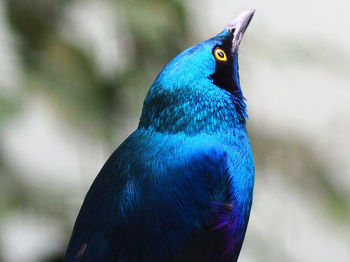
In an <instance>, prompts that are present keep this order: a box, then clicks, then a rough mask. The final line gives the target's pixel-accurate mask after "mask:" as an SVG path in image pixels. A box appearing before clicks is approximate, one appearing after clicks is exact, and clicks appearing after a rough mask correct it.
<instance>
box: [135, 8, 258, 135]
mask: <svg viewBox="0 0 350 262" xmlns="http://www.w3.org/2000/svg"><path fill="white" fill-rule="evenodd" d="M253 14H254V10H248V11H246V12H243V13H241V14H240V15H239V16H238V17H236V18H235V19H233V20H232V21H231V22H230V23H229V24H228V25H227V26H226V27H225V29H224V31H222V32H221V33H220V34H218V35H217V36H215V37H213V38H210V39H208V40H205V41H203V42H201V43H199V44H197V45H195V46H192V47H190V48H188V49H186V50H185V51H183V52H182V53H180V54H179V55H178V56H177V57H175V58H174V59H173V60H172V61H171V62H170V63H169V64H168V65H167V66H166V67H165V68H164V69H163V71H162V72H161V73H160V74H159V75H158V77H157V78H156V80H155V81H154V83H153V85H152V87H151V89H150V90H149V92H148V94H147V97H146V99H145V102H144V107H143V111H142V115H141V119H140V124H139V128H146V129H154V130H156V131H160V132H169V133H177V132H185V133H189V134H196V133H200V132H209V133H212V132H215V131H220V130H222V129H229V128H232V127H242V128H245V118H246V117H247V114H246V105H245V98H244V96H243V94H242V90H241V86H240V81H239V74H238V48H239V45H240V42H241V40H242V36H243V34H244V32H245V30H246V28H247V26H248V24H249V22H250V20H251V19H252V17H253Z"/></svg>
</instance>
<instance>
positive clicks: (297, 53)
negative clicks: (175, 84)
mask: <svg viewBox="0 0 350 262" xmlns="http://www.w3.org/2000/svg"><path fill="white" fill-rule="evenodd" d="M250 8H255V9H256V10H257V11H256V14H255V17H254V18H253V20H252V22H251V24H250V26H249V28H248V30H247V32H246V35H245V37H244V40H243V42H242V45H241V49H240V76H241V84H242V87H243V92H244V94H245V97H246V98H247V104H248V112H249V116H250V118H249V121H248V132H249V135H250V137H251V143H252V147H253V151H254V157H255V162H256V184H255V196H254V203H253V209H252V213H251V219H250V224H249V226H248V232H247V235H246V240H245V243H244V247H243V249H242V252H241V256H240V261H242V262H244V261H245V262H248V261H250V262H253V261H256V262H261V261H269V262H272V261H276V262H277V261H303V262H314V261H318V262H323V261H324V262H326V261H337V262H347V261H350V223H349V221H350V212H349V211H350V161H349V160H350V159H349V156H350V135H349V134H350V84H349V83H350V72H349V68H350V34H349V33H348V31H349V30H348V27H349V25H350V17H349V15H348V13H349V11H350V2H349V1H346V0H334V1H331V2H329V1H328V2H320V1H314V0H310V1H305V0H304V1H301V0H295V1H289V2H283V1H277V0H268V1H257V0H255V1H243V0H239V1H232V0H231V1H214V0H206V1H198V0H193V1H181V0H172V1H155V0H151V1H147V2H146V1H141V0H138V1H137V0H135V1H127V0H124V1H116V0H100V1H92V0H84V1H82V0H81V1H73V0H70V1H69V0H65V1H58V0H54V1H44V0H34V1H25V0H7V1H5V0H0V76H1V77H0V261H3V262H17V261H29V262H31V261H33V262H34V261H60V259H61V256H62V254H63V252H64V250H65V247H66V245H67V243H68V238H69V236H70V233H71V229H72V226H73V223H74V220H75V218H76V215H77V213H78V210H79V208H80V205H81V203H82V201H83V197H84V196H85V194H86V192H87V190H88V188H89V186H90V185H91V183H92V181H93V179H94V178H95V176H96V175H97V173H98V171H99V170H100V168H101V167H102V165H103V164H104V162H105V161H106V159H107V158H108V156H109V155H110V154H111V153H112V152H113V151H114V149H115V148H116V147H117V146H118V145H119V144H120V143H121V142H122V141H123V140H124V139H125V138H126V137H127V136H128V135H129V134H130V133H131V132H132V131H133V130H134V129H135V128H136V126H137V124H138V118H139V115H140V112H141V108H142V102H143V99H144V97H145V95H146V92H147V90H148V88H149V86H150V85H151V83H152V81H153V79H154V78H155V77H156V75H157V73H158V72H159V71H160V70H161V69H162V67H163V66H164V65H165V64H166V63H167V62H169V61H170V60H171V59H172V58H173V57H174V56H175V55H176V54H177V53H178V52H179V51H181V50H183V49H185V48H187V47H188V46H190V45H193V44H195V43H197V42H200V41H202V40H204V39H207V38H209V37H211V36H213V35H215V34H217V33H219V32H220V31H221V30H222V29H223V27H224V26H225V25H226V24H227V22H228V21H230V20H231V19H232V18H233V17H234V16H236V15H237V14H239V12H241V11H244V10H246V9H250Z"/></svg>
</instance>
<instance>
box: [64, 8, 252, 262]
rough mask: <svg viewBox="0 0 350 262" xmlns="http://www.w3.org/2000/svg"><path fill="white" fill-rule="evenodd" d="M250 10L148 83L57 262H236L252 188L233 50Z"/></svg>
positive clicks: (244, 114)
mask: <svg viewBox="0 0 350 262" xmlns="http://www.w3.org/2000/svg"><path fill="white" fill-rule="evenodd" d="M253 14H254V10H248V11H246V12H243V13H241V14H240V15H239V16H238V17H236V18H235V19H234V20H232V21H231V22H230V23H229V24H228V25H227V26H226V27H225V29H224V30H223V31H222V32H221V33H220V34H218V35H217V36H215V37H213V38H210V39H208V40H206V41H203V42H201V43H199V44H197V45H195V46H193V47H190V48H188V49H187V50H185V51H183V52H182V53H180V54H179V55H178V56H177V57H175V58H174V59H173V60H172V61H171V62H170V63H169V64H168V65H167V66H166V67H165V68H164V69H163V71H162V72H161V73H160V74H159V75H158V76H157V78H156V80H155V81H154V83H153V84H152V86H151V88H150V90H149V92H148V94H147V96H146V99H145V101H144V106H143V110H142V114H141V117H140V122H139V125H138V127H137V129H136V130H135V131H134V132H133V133H132V134H131V135H130V136H129V137H128V138H127V139H126V140H125V141H124V142H123V143H122V144H121V145H120V146H119V148H118V149H117V150H116V151H115V152H114V153H113V154H112V155H111V156H110V158H109V159H108V161H107V162H106V163H105V165H104V166H103V168H102V169H101V171H100V173H99V174H98V176H97V177H96V179H95V181H94V182H93V184H92V186H91V188H90V190H89V191H88V193H87V195H86V197H85V200H84V203H83V205H82V207H81V210H80V212H79V215H78V217H77V220H76V222H75V225H74V229H73V233H72V236H71V239H70V242H69V245H68V248H67V251H66V254H65V257H64V259H63V261H66V262H68V261H69V262H78V261H83V262H96V261H104V262H112V261H113V262H141V261H142V262H186V261H191V262H193V261H200V262H206V261H208V262H209V261H210V262H214V261H223V262H225V261H230V262H232V261H237V259H238V256H239V253H240V250H241V246H242V243H243V239H244V236H245V232H246V228H247V224H248V219H249V214H250V209H251V204H252V197H253V186H254V162H253V156H252V151H251V147H250V143H249V139H248V136H247V132H246V118H247V113H246V104H245V98H244V96H243V94H242V90H241V86H240V81H239V74H238V48H239V45H240V42H241V39H242V36H243V34H244V32H245V30H246V28H247V26H248V24H249V22H250V20H251V19H252V17H253Z"/></svg>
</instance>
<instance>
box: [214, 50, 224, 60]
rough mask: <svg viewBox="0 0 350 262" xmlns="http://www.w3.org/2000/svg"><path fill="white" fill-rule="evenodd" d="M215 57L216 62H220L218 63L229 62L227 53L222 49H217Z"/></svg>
mask: <svg viewBox="0 0 350 262" xmlns="http://www.w3.org/2000/svg"><path fill="white" fill-rule="evenodd" d="M214 56H215V58H216V60H218V61H223V62H224V61H227V56H226V53H225V51H224V50H222V49H221V48H220V47H217V48H215V50H214Z"/></svg>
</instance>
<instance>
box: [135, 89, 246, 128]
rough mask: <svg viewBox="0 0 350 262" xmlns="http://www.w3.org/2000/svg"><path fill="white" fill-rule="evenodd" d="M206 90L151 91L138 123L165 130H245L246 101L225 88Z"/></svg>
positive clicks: (142, 126) (145, 126) (146, 126)
mask: <svg viewBox="0 0 350 262" xmlns="http://www.w3.org/2000/svg"><path fill="white" fill-rule="evenodd" d="M220 92H221V93H217V91H214V92H213V91H212V90H210V89H208V90H207V93H205V94H203V93H202V91H200V90H199V91H198V93H195V92H193V90H192V91H191V92H184V91H183V88H182V90H181V91H179V92H178V95H174V93H171V94H170V93H167V92H164V91H163V92H159V93H156V95H152V94H149V95H148V96H147V98H146V100H145V103H144V108H143V110H142V115H141V118H140V123H139V127H141V128H146V129H152V130H155V131H158V132H164V133H178V132H183V133H186V134H189V135H196V134H199V133H203V132H204V133H207V134H212V133H216V132H221V131H226V132H227V131H228V130H230V129H237V128H238V129H242V130H245V118H246V112H245V103H244V101H243V100H238V99H237V100H235V98H234V97H233V96H232V95H231V94H229V93H228V92H226V91H225V90H220Z"/></svg>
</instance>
